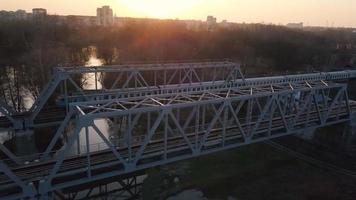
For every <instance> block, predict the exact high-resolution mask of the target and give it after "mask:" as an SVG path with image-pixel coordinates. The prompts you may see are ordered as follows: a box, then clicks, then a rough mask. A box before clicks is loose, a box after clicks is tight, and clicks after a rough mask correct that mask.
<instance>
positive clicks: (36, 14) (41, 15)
mask: <svg viewBox="0 0 356 200" xmlns="http://www.w3.org/2000/svg"><path fill="white" fill-rule="evenodd" d="M32 17H33V19H34V20H36V21H42V20H44V19H46V17H47V10H46V9H44V8H34V9H32Z"/></svg>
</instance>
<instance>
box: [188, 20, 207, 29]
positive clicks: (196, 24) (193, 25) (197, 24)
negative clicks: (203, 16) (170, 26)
mask: <svg viewBox="0 0 356 200" xmlns="http://www.w3.org/2000/svg"><path fill="white" fill-rule="evenodd" d="M183 23H185V26H186V28H187V29H188V30H199V29H200V28H201V26H202V25H203V22H202V21H200V20H183Z"/></svg>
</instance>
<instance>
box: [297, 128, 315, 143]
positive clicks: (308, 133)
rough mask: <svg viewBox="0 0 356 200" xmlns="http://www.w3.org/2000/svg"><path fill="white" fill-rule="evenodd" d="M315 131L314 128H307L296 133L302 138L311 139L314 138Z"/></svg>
mask: <svg viewBox="0 0 356 200" xmlns="http://www.w3.org/2000/svg"><path fill="white" fill-rule="evenodd" d="M315 131H316V128H308V129H305V130H303V131H302V132H299V133H297V134H296V135H297V137H299V138H301V139H303V140H308V141H311V140H313V139H314V136H315Z"/></svg>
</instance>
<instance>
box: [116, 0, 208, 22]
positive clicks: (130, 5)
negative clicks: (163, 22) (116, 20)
mask: <svg viewBox="0 0 356 200" xmlns="http://www.w3.org/2000/svg"><path fill="white" fill-rule="evenodd" d="M119 2H120V4H123V5H124V6H126V7H127V9H129V10H130V11H131V12H134V13H137V14H139V15H141V16H147V17H155V18H177V17H184V14H185V13H187V12H189V11H191V10H192V9H193V8H194V7H196V6H197V5H198V4H200V3H201V2H202V0H119Z"/></svg>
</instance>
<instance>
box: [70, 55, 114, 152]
mask: <svg viewBox="0 0 356 200" xmlns="http://www.w3.org/2000/svg"><path fill="white" fill-rule="evenodd" d="M102 65H103V62H102V60H100V59H99V58H98V57H97V55H96V51H95V49H93V51H91V56H90V58H89V60H88V62H86V65H85V66H86V67H93V66H95V67H99V66H102ZM82 82H83V83H84V84H83V89H85V90H95V89H97V90H100V89H102V84H101V74H99V73H98V74H95V73H88V74H85V75H84V76H83V78H82ZM95 125H96V126H97V127H98V129H99V130H100V131H101V133H102V134H103V135H104V136H105V137H106V138H107V139H108V140H110V138H111V137H110V136H111V135H112V131H111V130H110V126H109V122H108V121H107V119H97V120H95ZM88 132H89V134H88V142H87V138H86V131H85V129H82V130H81V131H80V136H79V142H78V143H76V144H75V145H74V146H73V151H72V152H73V153H74V154H75V153H77V152H78V151H79V152H80V153H85V152H86V151H87V143H89V151H90V152H93V151H98V150H103V149H106V148H107V145H106V144H105V143H104V141H103V139H102V138H101V137H100V136H99V134H98V133H97V132H96V131H94V129H93V128H89V130H88ZM78 145H79V148H78Z"/></svg>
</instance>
